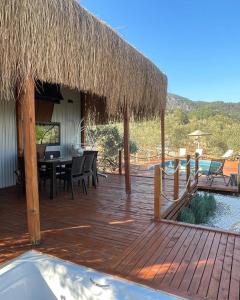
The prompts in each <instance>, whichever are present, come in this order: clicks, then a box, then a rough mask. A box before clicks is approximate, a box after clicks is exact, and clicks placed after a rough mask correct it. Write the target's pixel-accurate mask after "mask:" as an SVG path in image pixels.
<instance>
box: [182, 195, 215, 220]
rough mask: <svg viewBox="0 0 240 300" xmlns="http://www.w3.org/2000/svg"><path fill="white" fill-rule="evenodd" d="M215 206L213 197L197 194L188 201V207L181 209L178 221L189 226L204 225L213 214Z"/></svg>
mask: <svg viewBox="0 0 240 300" xmlns="http://www.w3.org/2000/svg"><path fill="white" fill-rule="evenodd" d="M216 206H217V205H216V200H215V198H214V196H213V195H211V194H208V193H204V194H198V193H197V194H196V195H195V196H194V197H193V198H192V200H191V201H190V203H189V206H188V207H184V208H182V209H181V211H180V213H179V217H178V220H179V221H181V222H185V223H190V224H201V223H205V222H207V220H208V218H209V217H210V216H211V215H213V213H214V212H215V210H216ZM193 221H194V222H193Z"/></svg>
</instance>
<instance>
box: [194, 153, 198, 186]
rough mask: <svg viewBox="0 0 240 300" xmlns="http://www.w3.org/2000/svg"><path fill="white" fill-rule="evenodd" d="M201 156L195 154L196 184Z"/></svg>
mask: <svg viewBox="0 0 240 300" xmlns="http://www.w3.org/2000/svg"><path fill="white" fill-rule="evenodd" d="M198 170H199V154H198V153H195V176H194V179H195V183H196V184H198Z"/></svg>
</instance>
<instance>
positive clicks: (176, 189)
mask: <svg viewBox="0 0 240 300" xmlns="http://www.w3.org/2000/svg"><path fill="white" fill-rule="evenodd" d="M173 195H174V200H176V199H178V196H179V159H178V158H176V159H175V160H174V191H173Z"/></svg>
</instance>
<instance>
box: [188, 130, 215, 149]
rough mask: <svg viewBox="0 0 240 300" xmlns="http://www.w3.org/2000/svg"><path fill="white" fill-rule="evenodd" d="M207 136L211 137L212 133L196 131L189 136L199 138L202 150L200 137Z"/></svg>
mask: <svg viewBox="0 0 240 300" xmlns="http://www.w3.org/2000/svg"><path fill="white" fill-rule="evenodd" d="M207 135H211V133H208V132H204V131H202V130H195V131H193V132H191V133H189V134H188V136H193V137H196V138H197V144H198V149H199V148H200V143H199V137H201V136H207Z"/></svg>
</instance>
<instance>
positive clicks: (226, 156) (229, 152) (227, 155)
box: [222, 149, 233, 158]
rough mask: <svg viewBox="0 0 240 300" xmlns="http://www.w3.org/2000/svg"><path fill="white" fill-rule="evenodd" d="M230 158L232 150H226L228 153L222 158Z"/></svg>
mask: <svg viewBox="0 0 240 300" xmlns="http://www.w3.org/2000/svg"><path fill="white" fill-rule="evenodd" d="M231 156H233V150H231V149H228V151H226V152H225V153H224V154H223V156H222V158H229V157H231Z"/></svg>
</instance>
